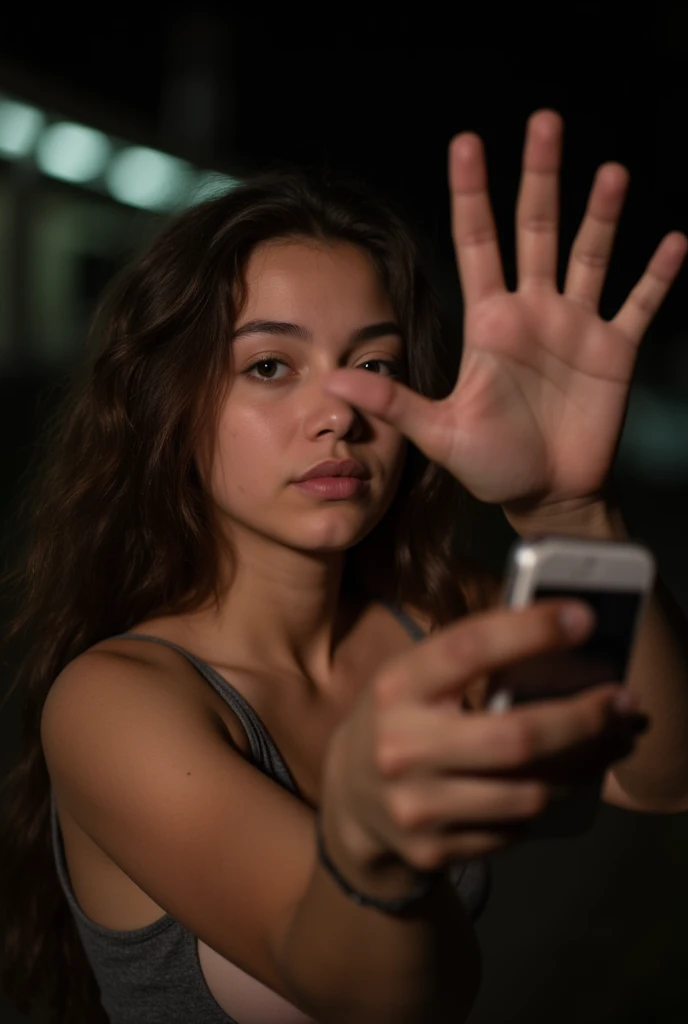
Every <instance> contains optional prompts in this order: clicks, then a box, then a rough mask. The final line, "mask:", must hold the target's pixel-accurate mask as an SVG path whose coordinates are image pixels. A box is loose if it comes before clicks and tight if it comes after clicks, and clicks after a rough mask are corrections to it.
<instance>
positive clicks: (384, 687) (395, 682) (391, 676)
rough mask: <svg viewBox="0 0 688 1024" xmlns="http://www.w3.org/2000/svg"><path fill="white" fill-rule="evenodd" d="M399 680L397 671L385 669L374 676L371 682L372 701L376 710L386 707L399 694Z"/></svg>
mask: <svg viewBox="0 0 688 1024" xmlns="http://www.w3.org/2000/svg"><path fill="white" fill-rule="evenodd" d="M400 685H401V680H400V676H399V672H398V671H397V672H395V671H393V670H391V669H387V671H386V672H382V673H380V674H379V675H378V676H376V677H375V679H374V681H373V684H372V691H373V701H374V706H375V708H376V710H378V711H381V710H383V709H384V708H387V707H388V706H389V704H390V703H391V702H392V701H393V700H395V699H396V698H397V696H398V694H399V687H400Z"/></svg>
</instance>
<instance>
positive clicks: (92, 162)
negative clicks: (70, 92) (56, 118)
mask: <svg viewBox="0 0 688 1024" xmlns="http://www.w3.org/2000/svg"><path fill="white" fill-rule="evenodd" d="M110 152H111V146H110V142H109V140H108V138H107V136H106V135H103V133H102V132H97V131H95V130H94V129H93V128H86V127H84V126H83V125H80V124H71V123H68V122H66V121H62V122H60V123H59V124H51V125H50V126H49V127H48V128H47V129H46V130H45V132H44V133H43V134H42V135H41V137H40V139H39V140H38V146H37V151H36V162H37V164H38V166H39V168H40V169H41V171H43V173H44V174H49V175H50V176H51V177H53V178H60V179H62V180H63V181H73V182H85V181H93V179H94V178H98V177H100V175H101V174H102V173H103V171H104V170H105V167H106V166H107V162H108V160H109V158H110Z"/></svg>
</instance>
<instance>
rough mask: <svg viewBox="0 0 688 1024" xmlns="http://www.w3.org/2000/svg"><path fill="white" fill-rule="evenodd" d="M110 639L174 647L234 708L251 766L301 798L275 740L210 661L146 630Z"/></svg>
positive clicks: (246, 702) (248, 705)
mask: <svg viewBox="0 0 688 1024" xmlns="http://www.w3.org/2000/svg"><path fill="white" fill-rule="evenodd" d="M110 639H111V640H122V639H127V640H152V641H153V642H154V643H157V644H163V645H164V646H165V647H172V648H173V649H174V650H175V651H179V653H180V654H182V655H183V656H184V657H185V658H186V659H187V661H189V662H190V663H191V664H192V665H193V666H194V668H196V669H197V671H198V672H200V674H201V675H202V676H203V678H204V679H205V680H206V681H207V682H208V683H210V685H211V686H212V687H213V689H214V690H215V691H216V693H218V694H219V695H220V697H222V699H223V700H224V701H225V703H226V704H229V706H230V707H231V709H232V711H234V713H235V714H236V716H237V718H238V719H239V720H240V722H241V724H242V725H243V727H244V730H245V732H246V735H247V736H248V741H249V745H250V748H251V758H252V761H253V763H254V764H255V766H256V767H257V768H259V769H260V770H261V771H263V772H264V773H265V774H267V775H269V776H270V777H271V778H274V779H275V781H277V782H279V783H280V785H282V786H284V788H285V789H287V790H289V792H290V793H292V794H293V795H294V796H297V797H299V799H302V795H301V793H300V791H299V788H298V786H297V784H296V782H295V781H294V778H293V777H292V774H291V772H290V771H289V769H288V767H287V765H286V762H285V761H284V758H283V757H282V755H281V754H280V752H279V750H278V749H277V745H276V744H275V741H274V740H273V738H272V736H271V735H270V733H269V732H268V730H267V728H266V726H265V725H264V724H263V722H262V721H261V719H260V717H259V715H258V714H256V712H255V711H254V710H253V708H252V707H251V705H250V704H249V703H248V701H247V700H246V698H245V697H243V696H242V695H241V694H240V693H239V691H238V690H237V689H235V687H233V686H232V684H231V683H229V682H228V681H227V680H226V679H225V678H224V676H221V675H220V673H219V672H218V671H217V670H216V669H214V668H213V667H212V665H209V664H208V663H207V662H205V661H201V659H200V658H198V657H197V656H196V655H195V654H192V653H191V651H187V650H186V649H185V648H184V647H180V646H179V644H175V643H173V642H172V641H171V640H163V639H162V638H161V637H159V636H150V635H149V634H148V633H129V632H127V633H118V634H117V635H116V636H113V637H110Z"/></svg>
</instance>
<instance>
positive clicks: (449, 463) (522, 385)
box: [325, 111, 688, 505]
mask: <svg viewBox="0 0 688 1024" xmlns="http://www.w3.org/2000/svg"><path fill="white" fill-rule="evenodd" d="M561 137H562V121H561V118H560V117H559V115H558V114H556V113H554V112H553V111H539V112H537V113H536V114H534V115H533V116H532V117H531V119H530V122H529V125H528V131H527V135H526V143H525V149H524V159H523V173H522V178H521V187H520V193H519V198H518V205H517V267H518V287H517V290H516V291H514V292H509V291H507V289H506V286H505V283H504V276H503V271H502V264H501V257H500V252H499V245H498V241H497V235H496V231H495V226H494V220H493V215H492V209H491V204H490V200H489V196H488V193H487V174H486V168H485V159H484V154H483V148H482V144H481V141H480V139H479V138H478V137H477V136H475V135H473V134H470V133H466V134H462V135H459V136H457V137H456V138H455V139H454V140H453V141H452V144H451V146H450V150H449V183H450V188H451V198H452V234H453V238H454V245H455V250H456V255H457V262H458V268H459V274H460V278H461V284H462V290H463V295H464V305H465V321H464V340H463V354H462V358H461V366H460V370H459V376H458V380H457V383H456V387H455V388H454V390H453V392H452V393H451V395H449V396H448V397H447V398H444V399H442V400H440V401H431V400H429V399H427V398H424V397H423V396H421V395H419V394H417V393H416V392H415V391H413V390H412V389H410V388H408V387H405V386H404V385H403V384H400V383H399V382H396V381H393V380H391V379H390V378H387V377H382V376H377V375H373V374H368V373H361V372H358V371H356V370H338V371H337V372H336V373H334V374H332V375H331V377H329V378H328V380H327V383H326V385H325V387H326V389H327V390H331V391H332V392H336V393H337V394H339V395H341V396H342V397H343V398H345V399H347V400H348V401H350V402H351V404H352V405H355V406H357V407H359V408H361V409H362V410H363V411H366V412H369V413H371V414H372V415H374V416H378V417H380V418H381V419H383V420H384V421H386V422H387V423H390V424H391V425H392V426H395V427H396V428H397V429H398V430H400V431H401V432H402V433H403V434H405V435H406V436H407V437H408V438H409V439H410V440H411V441H412V442H413V443H414V444H415V445H416V446H417V447H418V448H419V449H420V450H421V451H422V452H423V453H424V454H425V455H427V457H428V458H430V459H432V460H433V461H434V462H437V463H440V464H441V465H443V466H445V467H446V469H448V470H449V471H450V472H451V473H453V475H454V476H456V477H457V478H458V479H459V480H460V481H461V482H462V483H463V484H464V485H465V486H466V487H467V488H468V490H470V491H471V492H472V493H473V494H474V495H475V496H476V497H477V498H478V499H480V500H482V501H487V502H494V503H500V504H508V503H510V502H516V501H523V500H526V501H531V502H534V503H536V504H543V505H544V504H550V503H552V504H553V503H557V502H565V501H569V500H571V499H578V498H584V499H586V498H589V497H590V496H595V495H597V494H599V493H601V492H602V490H603V487H604V484H605V481H606V478H607V475H608V473H609V471H610V469H611V466H612V463H613V459H614V454H615V451H616V447H617V443H618V440H619V437H620V434H621V430H622V427H623V420H624V415H625V410H626V405H627V401H628V395H629V389H630V384H631V379H632V376H633V370H634V366H635V362H636V357H637V352H638V346H639V344H640V341H641V338H642V336H643V334H644V333H645V331H646V330H647V327H648V325H649V323H650V321H651V319H652V318H653V316H654V315H655V313H656V312H657V310H658V309H659V306H660V305H661V303H662V301H663V300H664V297H665V295H666V293H667V292H668V290H669V288H670V286H671V284H672V282H673V280H674V278H675V277H676V275H677V273H678V270H679V268H680V266H681V263H682V261H683V259H684V257H685V254H686V249H687V248H688V239H686V237H685V236H684V235H682V234H680V233H679V232H672V233H671V234H669V235H667V236H666V237H665V238H664V239H663V240H662V242H661V243H660V245H659V246H658V248H657V250H656V251H655V253H654V255H653V257H652V259H651V260H650V263H649V264H648V266H647V269H646V271H645V273H644V274H643V276H642V277H641V279H640V281H639V282H638V284H637V285H636V286H635V287H634V288H633V290H632V291H631V293H630V294H629V296H628V298H627V299H626V301H625V303H624V304H623V306H622V308H621V309H620V310H619V312H618V313H617V315H616V316H615V317H614V319H613V320H610V321H606V320H603V319H601V317H600V316H599V313H598V311H597V307H598V304H599V299H600V294H601V292H602V288H603V285H604V279H605V276H606V270H607V264H608V261H609V256H610V253H611V248H612V242H613V238H614V234H615V231H616V227H617V223H618V219H619V215H620V213H621V207H622V204H623V200H624V196H625V193H626V189H627V186H628V173H627V172H626V170H625V169H624V168H623V167H621V166H620V165H619V164H606V165H604V166H603V167H601V168H600V169H599V171H598V172H597V176H596V178H595V182H594V184H593V187H592V190H591V193H590V197H589V200H588V206H587V209H586V212H585V217H584V219H583V222H582V224H581V227H580V230H579V232H578V234H577V236H576V239H575V241H574V244H573V248H572V251H571V255H570V259H569V263H568V268H567V273H566V280H565V284H564V290H563V293H560V292H559V291H558V288H557V279H556V269H557V248H558V189H559V166H560V160H561Z"/></svg>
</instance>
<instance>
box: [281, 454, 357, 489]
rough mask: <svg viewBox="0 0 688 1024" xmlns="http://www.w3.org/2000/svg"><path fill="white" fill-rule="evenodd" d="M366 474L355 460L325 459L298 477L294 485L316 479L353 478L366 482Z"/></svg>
mask: <svg viewBox="0 0 688 1024" xmlns="http://www.w3.org/2000/svg"><path fill="white" fill-rule="evenodd" d="M368 475H369V474H368V473H367V472H366V470H365V469H364V467H363V466H362V465H361V463H360V462H357V461H356V459H340V460H337V459H327V460H326V461H325V462H318V463H317V464H316V465H315V466H311V468H310V469H309V470H307V471H306V472H305V473H304V474H303V476H300V477H299V478H298V480H297V481H295V482H296V483H301V482H303V481H304V480H314V479H316V478H317V477H323V476H324V477H336V476H353V477H357V478H358V479H359V480H367V479H368Z"/></svg>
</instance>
